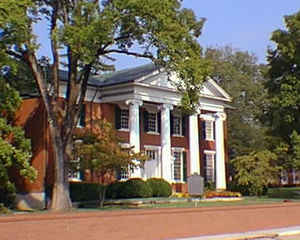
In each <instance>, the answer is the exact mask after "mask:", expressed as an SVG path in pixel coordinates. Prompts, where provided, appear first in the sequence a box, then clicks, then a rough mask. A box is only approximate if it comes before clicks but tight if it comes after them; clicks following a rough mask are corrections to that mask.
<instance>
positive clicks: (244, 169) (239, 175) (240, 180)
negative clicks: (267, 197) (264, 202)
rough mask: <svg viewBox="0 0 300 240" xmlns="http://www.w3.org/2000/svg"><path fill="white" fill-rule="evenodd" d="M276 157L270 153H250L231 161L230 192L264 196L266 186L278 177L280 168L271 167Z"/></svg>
mask: <svg viewBox="0 0 300 240" xmlns="http://www.w3.org/2000/svg"><path fill="white" fill-rule="evenodd" d="M276 160H277V156H276V155H275V154H274V153H272V152H270V151H267V150H266V151H261V152H252V153H250V154H248V155H243V156H239V157H236V158H235V159H233V160H231V164H232V166H233V169H234V175H233V182H232V183H231V186H230V187H231V190H233V191H239V192H241V193H242V194H243V195H256V196H260V195H264V194H266V192H267V189H268V184H270V183H272V182H273V181H274V179H276V178H277V177H278V173H279V170H280V168H279V167H276V166H274V165H273V163H274V162H276Z"/></svg>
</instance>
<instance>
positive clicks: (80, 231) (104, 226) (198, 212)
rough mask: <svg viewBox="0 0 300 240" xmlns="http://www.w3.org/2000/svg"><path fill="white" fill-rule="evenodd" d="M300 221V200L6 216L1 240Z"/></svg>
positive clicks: (140, 239) (167, 234) (175, 232)
mask: <svg viewBox="0 0 300 240" xmlns="http://www.w3.org/2000/svg"><path fill="white" fill-rule="evenodd" d="M297 225H300V203H279V204H268V205H256V206H234V207H203V208H201V207H200V208H187V209H149V210H124V211H107V212H106V211H103V212H102V211H93V212H80V213H64V214H62V213H61V214H54V213H45V214H25V215H18V216H6V217H0V239H1V240H50V239H51V240H60V239H64V240H99V239H109V240H129V239H130V240H135V239H137V240H144V239H145V240H148V239H149V240H156V239H177V238H187V237H196V236H203V235H215V234H224V233H239V232H246V231H255V230H264V229H272V228H281V227H289V226H297Z"/></svg>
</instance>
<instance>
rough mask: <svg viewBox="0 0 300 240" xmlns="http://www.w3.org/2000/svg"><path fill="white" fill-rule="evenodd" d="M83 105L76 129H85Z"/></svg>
mask: <svg viewBox="0 0 300 240" xmlns="http://www.w3.org/2000/svg"><path fill="white" fill-rule="evenodd" d="M85 115H86V114H85V105H84V104H83V105H81V108H80V112H79V119H78V123H77V127H79V128H82V127H85Z"/></svg>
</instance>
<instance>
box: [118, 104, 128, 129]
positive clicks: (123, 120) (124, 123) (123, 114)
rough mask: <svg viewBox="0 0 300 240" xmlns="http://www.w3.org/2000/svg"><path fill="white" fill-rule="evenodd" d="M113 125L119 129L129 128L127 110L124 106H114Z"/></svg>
mask: <svg viewBox="0 0 300 240" xmlns="http://www.w3.org/2000/svg"><path fill="white" fill-rule="evenodd" d="M115 126H116V129H119V130H128V129H129V110H128V109H126V108H122V109H121V108H119V106H116V108H115Z"/></svg>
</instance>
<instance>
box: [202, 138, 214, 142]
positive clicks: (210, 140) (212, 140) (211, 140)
mask: <svg viewBox="0 0 300 240" xmlns="http://www.w3.org/2000/svg"><path fill="white" fill-rule="evenodd" d="M204 140H205V141H209V142H214V141H215V139H208V138H206V139H204Z"/></svg>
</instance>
